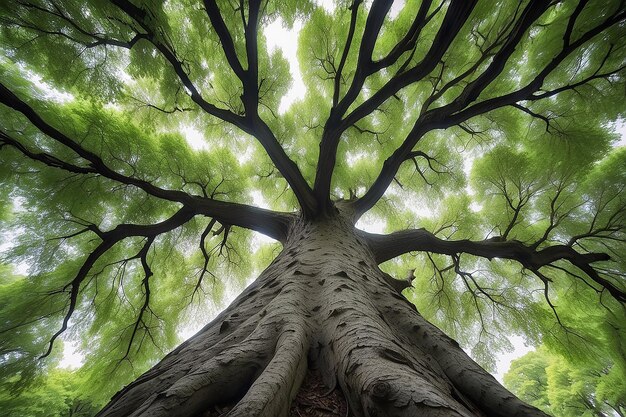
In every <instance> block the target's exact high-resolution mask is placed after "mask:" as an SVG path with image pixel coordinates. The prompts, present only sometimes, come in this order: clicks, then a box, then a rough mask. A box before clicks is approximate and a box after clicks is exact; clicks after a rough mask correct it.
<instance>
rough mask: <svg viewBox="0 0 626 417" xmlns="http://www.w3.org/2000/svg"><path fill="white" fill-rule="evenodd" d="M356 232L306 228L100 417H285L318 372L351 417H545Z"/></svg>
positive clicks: (343, 226) (301, 225)
mask: <svg viewBox="0 0 626 417" xmlns="http://www.w3.org/2000/svg"><path fill="white" fill-rule="evenodd" d="M374 259H375V256H374V254H373V253H372V252H371V250H370V248H369V247H368V245H367V243H366V241H365V240H363V239H362V238H360V237H359V234H358V232H357V231H356V229H354V227H353V226H352V224H351V223H350V222H349V221H347V220H345V219H343V218H342V217H340V216H337V217H336V218H334V219H330V220H328V219H327V220H325V221H318V222H315V223H311V222H303V221H301V222H296V223H294V224H293V225H292V227H291V231H290V234H289V237H288V239H287V242H286V243H285V245H284V248H283V250H282V252H281V253H280V254H279V255H278V257H277V258H276V259H275V260H274V261H273V262H272V263H271V265H270V266H269V267H268V268H267V269H266V270H265V271H263V273H262V274H261V275H260V276H259V277H258V278H257V280H256V281H255V282H254V283H253V284H251V285H250V286H249V287H248V288H247V289H246V290H245V291H244V292H243V293H242V294H241V295H240V296H239V297H238V298H237V299H236V300H235V301H234V302H233V303H232V304H231V305H230V306H229V307H228V308H227V309H226V310H225V311H224V312H222V313H221V314H220V315H219V316H218V317H217V318H216V319H215V320H214V321H212V322H211V323H210V324H208V325H207V326H205V327H204V328H203V329H202V330H201V331H200V332H198V333H197V334H196V335H195V336H193V337H192V338H190V339H189V340H187V341H186V342H184V343H183V344H182V345H180V346H179V347H178V348H177V349H175V350H174V351H173V352H171V353H170V354H169V355H167V356H166V357H165V358H164V359H163V360H162V361H161V362H160V363H159V364H157V365H156V366H155V367H154V368H152V369H151V370H149V371H148V372H146V373H145V374H144V375H142V376H141V377H139V378H138V379H137V380H136V381H134V382H133V383H131V384H130V385H128V386H127V387H125V388H124V389H122V390H121V391H120V392H119V393H117V394H116V395H115V396H114V397H113V399H112V400H111V402H110V403H109V404H108V405H107V406H106V407H105V408H104V409H103V410H102V411H101V412H100V413H99V414H98V416H101V417H104V416H106V417H113V416H195V415H198V414H200V413H202V412H203V411H206V410H208V409H209V408H210V407H211V406H214V405H216V404H233V403H235V404H236V405H235V406H234V407H233V408H232V409H231V410H230V411H229V412H228V413H227V414H226V415H227V416H228V417H235V416H241V417H243V416H246V417H250V416H265V417H277V416H286V415H288V413H289V408H290V403H291V401H292V400H293V398H294V397H295V395H296V394H297V392H298V389H299V387H300V385H301V383H302V381H303V379H304V377H305V375H306V373H307V370H308V368H309V367H311V368H316V369H318V370H319V372H320V373H321V375H322V377H323V379H324V382H325V384H326V385H327V386H328V387H329V389H330V388H333V387H336V386H337V385H338V386H339V387H340V389H341V391H342V392H343V393H344V395H345V397H346V400H347V402H348V405H349V409H350V414H351V415H353V416H355V417H362V416H363V417H364V416H425V417H429V416H452V417H455V416H464V417H478V416H502V417H504V416H506V417H516V416H519V417H521V416H542V417H546V415H545V414H544V413H542V412H540V411H539V410H537V409H535V408H533V407H530V406H528V405H526V404H524V403H522V402H521V401H520V400H518V399H517V398H516V397H514V396H513V395H512V394H511V393H510V392H508V391H507V390H506V389H505V388H503V387H502V386H501V385H500V384H499V383H498V382H497V381H496V380H495V379H494V378H493V377H492V376H491V375H490V374H488V373H487V372H486V371H484V370H483V369H482V368H481V367H480V366H478V365H477V364H476V363H475V362H474V361H473V360H472V359H471V358H469V357H468V356H467V355H466V354H465V353H464V352H463V350H462V349H460V348H459V346H458V344H457V343H456V342H455V341H454V340H452V339H450V338H449V337H447V336H446V335H445V334H444V333H443V332H442V331H441V330H439V329H438V328H436V327H435V326H433V325H432V324H430V323H428V322H427V321H426V320H425V319H424V318H422V317H421V315H420V314H419V313H418V312H417V311H416V309H415V307H414V306H413V305H412V304H411V303H409V302H408V301H407V300H406V299H405V298H404V297H403V296H402V295H401V294H400V293H399V292H398V290H397V289H395V288H394V285H393V282H391V281H390V277H389V276H388V275H387V274H384V273H383V272H382V271H381V270H380V269H379V268H378V265H377V264H376V262H375V261H374Z"/></svg>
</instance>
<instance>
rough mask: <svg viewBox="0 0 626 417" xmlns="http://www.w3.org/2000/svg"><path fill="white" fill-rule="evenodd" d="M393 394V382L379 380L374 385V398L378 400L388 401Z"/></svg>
mask: <svg viewBox="0 0 626 417" xmlns="http://www.w3.org/2000/svg"><path fill="white" fill-rule="evenodd" d="M390 395H391V384H389V382H387V381H378V382H375V383H374V385H372V399H373V400H374V401H377V402H381V401H388V400H389V397H390Z"/></svg>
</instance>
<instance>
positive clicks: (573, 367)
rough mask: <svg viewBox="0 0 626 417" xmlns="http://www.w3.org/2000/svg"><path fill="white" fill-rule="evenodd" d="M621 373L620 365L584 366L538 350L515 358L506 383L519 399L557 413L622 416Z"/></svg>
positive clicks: (623, 409)
mask: <svg viewBox="0 0 626 417" xmlns="http://www.w3.org/2000/svg"><path fill="white" fill-rule="evenodd" d="M622 375H624V369H623V368H620V367H619V366H617V367H614V366H610V365H607V364H606V363H605V366H604V367H603V368H598V369H594V368H592V367H584V366H580V365H578V364H572V363H570V362H568V361H566V360H564V359H563V358H561V357H559V356H558V355H555V354H551V353H549V352H548V351H547V350H546V349H538V350H537V351H533V352H529V353H527V354H526V355H524V356H523V357H521V358H519V359H516V360H514V361H513V363H512V364H511V369H510V370H509V372H507V374H506V375H505V376H504V382H505V384H506V385H507V387H509V388H510V389H511V390H512V391H513V392H516V393H518V394H519V397H520V398H522V399H523V400H525V401H528V402H529V403H530V404H534V405H536V406H537V407H539V408H541V409H543V410H545V411H546V412H549V413H550V414H551V415H554V416H563V417H568V416H572V415H576V416H593V417H605V416H611V415H618V416H620V417H622V416H624V415H625V414H624V413H625V412H626V407H624V405H625V402H624V400H625V398H624V392H626V389H625V387H624V380H623V377H622Z"/></svg>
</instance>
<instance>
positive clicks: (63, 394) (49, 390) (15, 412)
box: [0, 369, 99, 417]
mask: <svg viewBox="0 0 626 417" xmlns="http://www.w3.org/2000/svg"><path fill="white" fill-rule="evenodd" d="M9 386H10V385H7V386H6V387H9ZM0 402H1V403H2V413H3V415H5V416H6V417H23V416H29V417H68V416H69V417H91V416H93V415H94V414H96V413H97V412H98V410H99V408H97V407H96V406H95V405H94V404H91V403H90V402H89V401H87V400H85V399H84V398H81V393H80V379H79V378H77V375H76V374H75V373H74V372H72V371H69V370H67V369H54V370H53V371H51V372H50V374H49V375H47V377H46V378H45V379H44V380H43V381H37V383H36V384H34V385H32V386H31V387H30V388H29V390H28V391H27V392H24V393H23V394H22V395H19V396H15V395H14V393H11V392H8V391H7V390H6V389H5V387H3V389H1V390H0Z"/></svg>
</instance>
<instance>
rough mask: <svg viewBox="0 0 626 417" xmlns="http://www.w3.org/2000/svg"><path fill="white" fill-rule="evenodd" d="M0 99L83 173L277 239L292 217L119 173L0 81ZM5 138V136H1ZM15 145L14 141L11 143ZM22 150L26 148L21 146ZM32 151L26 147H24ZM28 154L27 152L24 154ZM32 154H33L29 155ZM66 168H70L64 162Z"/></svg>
mask: <svg viewBox="0 0 626 417" xmlns="http://www.w3.org/2000/svg"><path fill="white" fill-rule="evenodd" d="M0 103H2V104H4V105H6V106H8V107H10V108H12V109H14V110H16V111H18V112H19V113H21V114H23V115H24V116H26V118H27V119H28V120H29V121H30V122H31V123H32V124H33V125H34V126H35V127H37V128H38V129H39V130H40V131H41V132H43V133H44V134H46V135H47V136H48V137H50V138H52V139H53V140H55V141H56V142H58V143H60V144H62V145H65V146H66V147H68V148H69V149H71V150H72V151H74V152H75V153H76V154H77V155H78V156H80V157H81V158H83V159H84V160H86V161H87V162H88V169H85V171H88V172H85V173H89V174H93V173H97V174H98V175H100V176H102V177H105V178H108V179H110V180H113V181H116V182H118V183H121V184H125V185H132V186H135V187H137V188H139V189H141V190H143V191H144V192H146V193H147V194H149V195H151V196H153V197H157V198H160V199H163V200H166V201H172V202H177V203H181V204H183V205H184V206H185V207H187V208H188V209H189V210H192V211H194V213H195V214H201V215H206V216H209V217H214V218H216V219H217V220H218V221H220V222H222V223H227V224H231V225H235V226H240V227H244V228H247V229H251V230H255V231H257V232H260V233H263V234H265V235H267V236H270V237H272V238H274V239H277V240H279V241H281V242H282V241H284V240H285V239H286V233H287V229H288V227H289V224H290V223H291V221H292V219H293V217H294V216H293V215H291V214H287V213H279V212H274V211H271V210H265V209H261V208H257V207H253V206H248V205H245V204H239V203H234V202H223V201H219V200H215V199H211V198H205V197H199V196H194V195H190V194H187V193H185V192H183V191H177V190H167V189H163V188H160V187H157V186H156V185H154V184H152V183H151V182H149V181H145V180H142V179H139V178H136V177H132V176H127V175H123V174H120V173H119V172H117V171H115V170H113V169H111V168H110V167H109V166H108V165H107V164H106V163H105V162H104V161H103V160H102V158H100V156H98V155H96V154H95V153H93V152H91V151H90V150H88V149H86V148H84V147H83V146H82V145H80V144H79V143H78V142H76V141H74V140H73V139H71V138H70V137H68V136H66V135H65V134H64V133H62V132H61V131H59V130H58V129H56V128H55V127H53V126H52V125H50V124H48V123H47V122H46V121H44V120H43V118H42V117H41V116H40V115H39V114H38V113H37V112H36V111H35V110H34V109H33V108H32V107H30V106H29V105H28V104H27V103H26V102H24V101H22V100H21V99H20V98H19V97H17V96H16V95H15V94H13V92H11V91H10V90H9V89H7V88H6V87H5V86H4V85H3V84H1V83H0ZM5 141H6V139H5ZM11 146H15V145H11ZM24 150H25V151H27V150H26V149H25V148H24ZM27 152H29V153H32V152H30V151H27ZM27 156H28V155H27ZM33 156H35V155H33ZM36 158H39V160H41V162H44V160H45V161H48V162H54V159H53V158H54V157H52V156H41V155H40V156H36ZM56 165H57V167H59V168H65V166H58V165H64V164H63V163H61V162H57V163H56ZM68 168H72V167H71V166H68Z"/></svg>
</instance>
